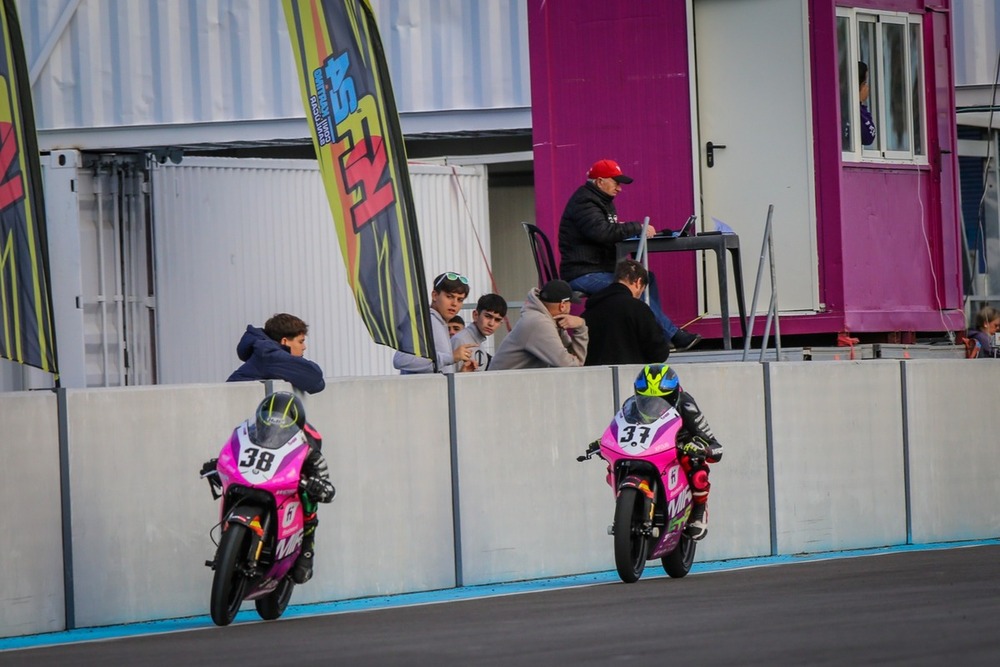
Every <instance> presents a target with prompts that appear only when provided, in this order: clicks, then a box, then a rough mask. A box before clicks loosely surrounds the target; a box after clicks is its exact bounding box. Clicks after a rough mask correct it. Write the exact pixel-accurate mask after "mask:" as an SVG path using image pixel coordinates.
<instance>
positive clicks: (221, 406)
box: [56, 382, 264, 627]
mask: <svg viewBox="0 0 1000 667" xmlns="http://www.w3.org/2000/svg"><path fill="white" fill-rule="evenodd" d="M263 397H264V390H263V386H262V385H261V384H260V383H257V382H245V383H238V384H237V383H234V384H225V385H181V386H171V387H138V388H137V387H131V388H114V389H88V390H69V391H68V394H67V410H68V415H69V423H70V429H69V451H70V457H69V458H70V461H69V466H70V489H71V493H72V497H73V507H72V515H73V516H72V520H73V574H74V584H75V591H76V621H77V625H78V626H80V627H86V626H94V625H109V624H113V623H128V622H133V621H146V620H152V619H160V618H172V617H178V616H190V615H195V614H207V613H208V604H209V593H210V591H211V585H212V571H211V570H210V569H208V568H207V567H205V565H204V562H205V561H206V560H211V559H212V557H213V555H214V553H215V546H214V544H213V542H212V540H211V538H210V537H209V530H210V529H211V528H212V526H214V525H215V524H216V523H217V522H218V520H219V505H218V502H217V501H213V500H212V496H211V493H210V492H209V488H208V484H207V483H206V482H205V481H204V480H202V479H200V477H199V475H198V472H199V470H200V469H201V464H202V463H203V462H204V461H206V460H207V459H210V458H212V457H214V456H217V455H218V452H219V450H220V449H221V448H222V445H223V443H224V442H225V441H226V439H227V438H228V437H229V434H230V433H231V432H232V430H233V429H234V428H235V427H236V425H237V424H239V423H240V422H241V421H242V420H244V419H246V418H248V417H251V416H253V413H254V409H255V408H256V406H257V403H258V402H259V401H260V400H261V399H262V398H263ZM56 571H58V570H56Z"/></svg>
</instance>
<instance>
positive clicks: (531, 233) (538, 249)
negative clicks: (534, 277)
mask: <svg viewBox="0 0 1000 667" xmlns="http://www.w3.org/2000/svg"><path fill="white" fill-rule="evenodd" d="M521 226H522V227H524V231H525V233H526V234H527V235H528V243H530V244H531V256H532V258H533V259H534V260H535V271H537V272H538V288H539V289H541V287H542V285H544V284H545V283H547V282H549V281H550V280H555V279H556V278H558V277H559V267H557V266H556V258H555V255H553V254H552V244H551V243H549V237H547V236H546V235H545V232H543V231H542V230H541V229H539V228H538V227H537V226H535V225H533V224H531V223H529V222H522V223H521Z"/></svg>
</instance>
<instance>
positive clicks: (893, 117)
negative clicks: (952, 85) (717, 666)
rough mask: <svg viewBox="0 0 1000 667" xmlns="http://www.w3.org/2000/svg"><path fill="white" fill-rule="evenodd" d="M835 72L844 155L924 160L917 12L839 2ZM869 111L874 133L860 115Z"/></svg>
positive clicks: (849, 157) (924, 117)
mask: <svg viewBox="0 0 1000 667" xmlns="http://www.w3.org/2000/svg"><path fill="white" fill-rule="evenodd" d="M862 69H864V70H867V84H868V85H867V88H866V87H865V86H862V85H861V81H862V78H861V77H862V74H861V70H862ZM837 74H838V77H839V82H838V83H839V88H840V91H839V92H840V125H841V141H840V147H841V150H842V152H843V153H844V155H843V158H844V159H845V160H859V159H861V160H864V161H871V160H878V161H885V162H901V161H904V162H916V163H923V164H926V159H925V158H926V155H927V139H926V136H925V134H924V124H925V123H926V121H927V110H926V108H925V104H926V98H927V95H926V91H925V89H924V80H923V79H924V62H923V25H922V17H921V15H919V14H906V13H902V12H881V11H872V10H855V9H850V8H840V7H838V8H837ZM859 106H860V109H859ZM868 114H870V115H871V122H872V125H874V133H872V132H871V130H870V128H868V129H866V128H867V124H866V123H864V122H862V120H861V117H862V115H864V116H867V115H868ZM873 134H874V139H873V140H872V141H871V143H870V144H869V145H863V142H864V141H865V140H868V139H869V138H871V137H872V136H873ZM859 151H860V152H859Z"/></svg>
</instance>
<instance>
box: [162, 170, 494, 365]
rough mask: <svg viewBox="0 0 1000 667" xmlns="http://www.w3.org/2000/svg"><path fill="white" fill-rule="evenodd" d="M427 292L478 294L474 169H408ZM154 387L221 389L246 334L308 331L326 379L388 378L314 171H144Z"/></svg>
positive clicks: (481, 226) (384, 355) (478, 189)
mask: <svg viewBox="0 0 1000 667" xmlns="http://www.w3.org/2000/svg"><path fill="white" fill-rule="evenodd" d="M410 179H411V183H412V186H413V195H414V203H415V206H416V211H417V220H418V225H419V227H420V234H421V246H422V249H423V259H424V268H425V270H426V273H427V276H426V278H427V285H428V288H429V287H430V284H431V280H432V278H433V277H434V276H435V275H436V274H438V273H441V272H443V271H449V270H456V271H461V272H462V273H464V274H465V275H467V276H468V277H469V279H470V281H471V283H472V294H473V298H475V297H476V296H477V295H478V294H479V293H480V291H486V290H487V285H488V277H487V271H486V263H485V262H484V261H483V258H482V256H481V254H480V250H479V243H478V242H477V234H476V233H474V231H473V230H476V232H477V233H478V239H479V240H480V241H481V242H482V248H483V252H485V256H486V257H489V253H490V247H489V222H488V207H489V204H488V198H487V182H486V173H485V170H484V168H483V167H442V166H436V165H418V164H413V165H411V166H410ZM152 182H153V221H154V222H153V224H154V235H155V245H156V276H157V290H158V294H157V308H158V313H157V314H158V327H157V332H158V336H157V337H158V353H159V354H158V360H159V382H160V383H167V384H169V383H189V382H220V381H224V380H225V379H226V377H228V375H229V374H230V373H231V372H232V371H233V369H234V368H236V366H237V365H238V364H239V360H238V359H237V357H236V343H237V341H238V340H239V337H240V336H241V335H242V333H243V331H244V330H245V328H246V325H247V324H253V325H255V326H262V325H263V323H264V321H265V320H266V319H267V318H268V317H270V316H271V315H272V314H274V313H276V312H290V313H293V314H296V315H298V316H299V317H302V318H303V319H304V320H305V321H306V322H307V323H309V327H310V330H309V338H308V340H307V346H308V349H307V350H306V356H307V357H308V358H310V359H313V360H314V361H316V362H317V363H318V364H319V365H320V366H321V367H322V368H323V370H324V372H325V374H326V376H327V377H338V376H357V375H379V374H391V373H394V372H395V371H394V370H393V369H392V364H391V359H392V350H390V349H388V348H384V347H381V346H377V345H375V344H374V343H373V342H372V340H371V337H370V336H369V334H368V332H367V330H366V329H365V328H364V327H363V325H362V322H361V318H360V317H359V316H358V313H357V308H356V305H355V301H354V298H353V295H352V294H351V293H350V291H349V289H348V285H347V278H346V273H345V269H344V264H343V258H342V257H341V255H340V247H339V244H338V243H337V240H336V236H335V234H336V232H335V230H334V227H333V218H332V215H331V213H330V207H329V203H328V200H327V197H326V193H325V191H324V189H323V185H322V181H321V179H320V175H319V169H318V167H317V165H316V163H315V162H312V161H293V160H235V159H223V158H198V159H186V160H184V162H183V163H181V164H180V165H164V166H160V167H158V168H156V169H155V170H154V171H153V179H152Z"/></svg>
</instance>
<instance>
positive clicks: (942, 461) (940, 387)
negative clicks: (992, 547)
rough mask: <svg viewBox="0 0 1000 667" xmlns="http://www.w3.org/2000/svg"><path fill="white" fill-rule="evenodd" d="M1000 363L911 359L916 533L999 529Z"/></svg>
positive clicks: (941, 536) (915, 536)
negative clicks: (964, 362) (963, 362)
mask: <svg viewBox="0 0 1000 667" xmlns="http://www.w3.org/2000/svg"><path fill="white" fill-rule="evenodd" d="M998 371H1000V364H996V363H994V362H992V361H982V362H981V363H974V364H960V365H959V366H958V367H956V365H955V364H954V363H949V362H948V361H930V360H927V361H911V362H909V363H907V364H906V365H905V373H906V402H907V418H908V427H907V432H908V435H909V437H908V442H909V464H910V465H909V470H910V490H911V491H910V503H911V515H912V524H913V528H912V540H913V541H914V542H933V541H950V540H966V539H977V538H983V537H996V536H997V535H1000V484H998V483H997V464H998V463H1000V381H998V379H1000V378H998V377H997V374H998Z"/></svg>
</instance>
